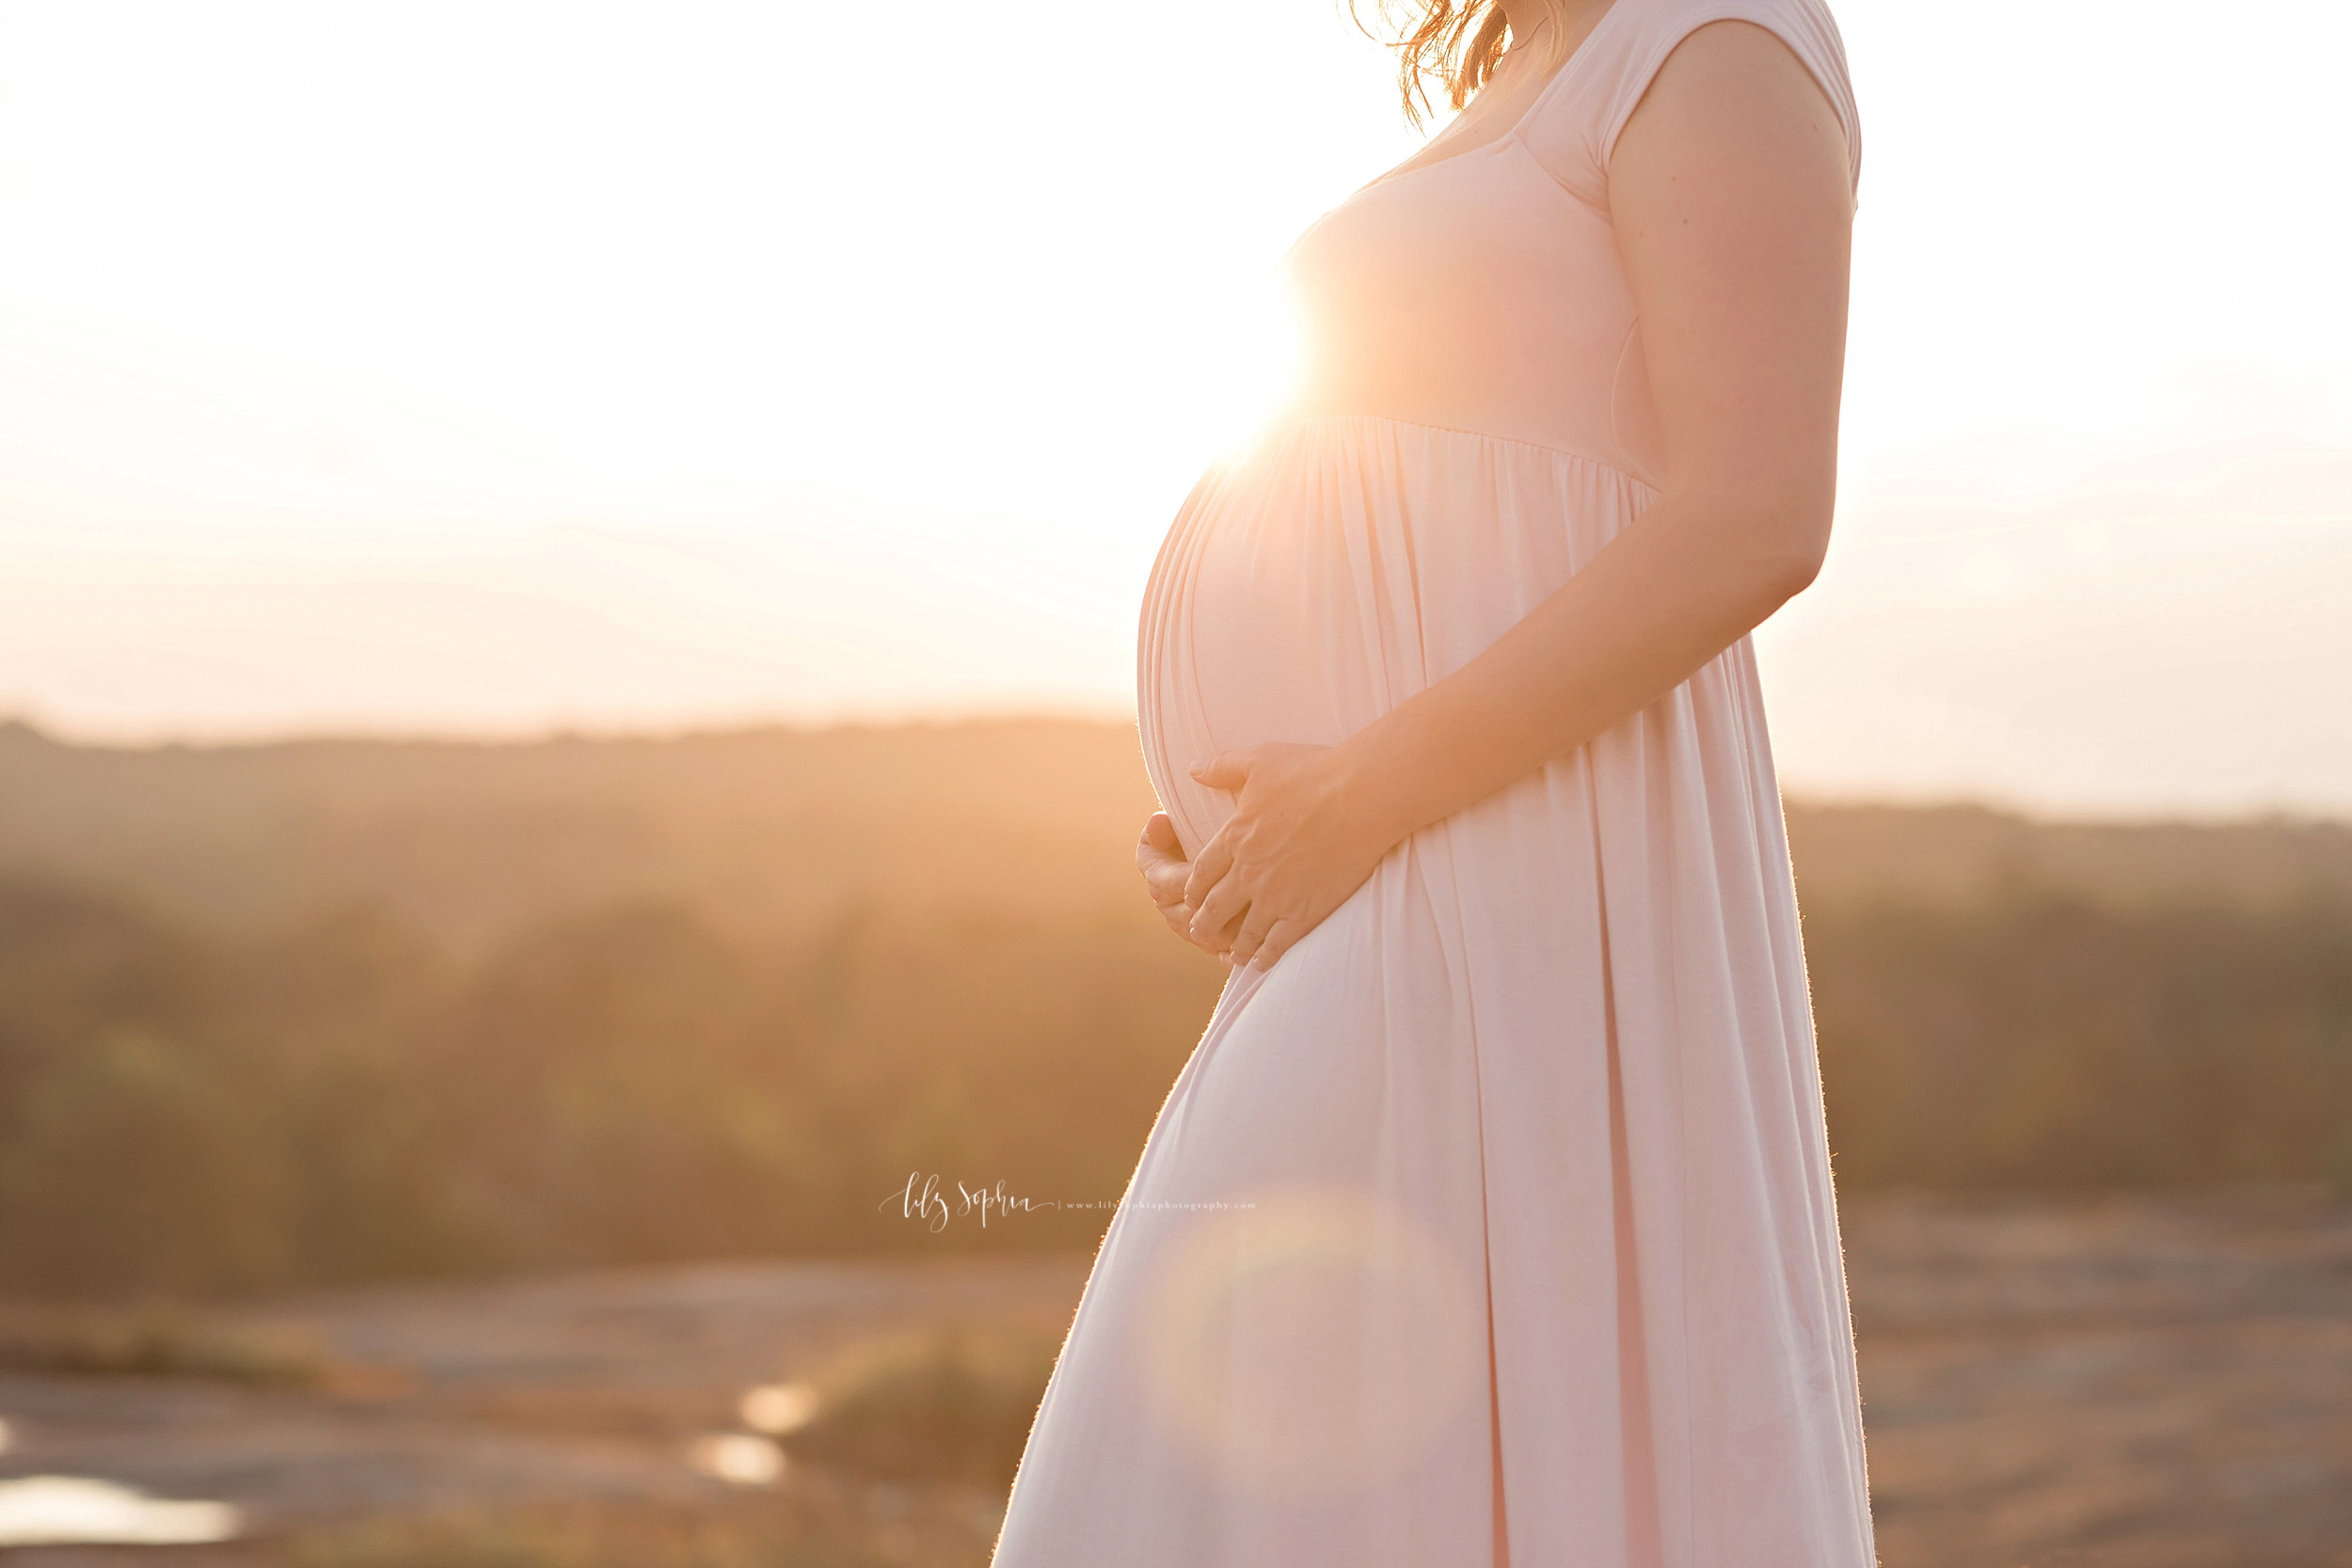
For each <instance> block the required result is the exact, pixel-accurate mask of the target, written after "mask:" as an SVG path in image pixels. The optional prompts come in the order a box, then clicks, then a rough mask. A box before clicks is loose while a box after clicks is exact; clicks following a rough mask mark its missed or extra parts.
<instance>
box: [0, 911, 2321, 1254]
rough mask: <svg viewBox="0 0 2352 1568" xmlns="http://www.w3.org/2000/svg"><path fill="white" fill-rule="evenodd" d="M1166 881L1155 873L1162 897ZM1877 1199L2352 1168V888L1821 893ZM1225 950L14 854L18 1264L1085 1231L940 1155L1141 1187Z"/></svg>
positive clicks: (1819, 990)
mask: <svg viewBox="0 0 2352 1568" xmlns="http://www.w3.org/2000/svg"><path fill="white" fill-rule="evenodd" d="M1137 903H1138V904H1140V895H1138V896H1137ZM1804 930H1805V939H1806V945H1807V952H1808V961H1809V964H1810V967H1811V975H1812V982H1813V990H1814V998H1815V1006H1816V1011H1817V1016H1818V1020H1819V1023H1820V1037H1821V1052H1822V1062H1823V1071H1824V1077H1825V1083H1826V1085H1827V1097H1828V1101H1829V1108H1830V1127H1831V1141H1832V1145H1833V1148H1834V1149H1835V1154H1836V1170H1837V1174H1838V1179H1839V1181H1840V1184H1841V1186H1842V1187H1843V1188H1845V1189H1846V1190H1849V1191H1851V1190H1859V1189H1868V1188H1879V1187H1885V1186H1890V1185H1901V1184H1917V1185H1925V1186H1931V1187H1937V1188H1946V1189H1983V1188H2020V1187H2076V1188H2079V1187H2100V1186H2129V1185H2146V1184H2184V1183H2210V1182H2217V1181H2241V1180H2245V1181H2282V1180H2283V1181H2326V1182H2332V1183H2352V908H2347V907H2346V905H2345V904H2344V903H2343V902H2342V901H2340V900H2330V899H2327V898H2313V899H2310V900H2306V901H2304V902H2302V903H2299V904H2291V905H2281V906H2279V907H2276V908H2270V909H2257V910H2249V909H2245V908H2237V909H2224V908H2220V907H2216V908H2212V909H2199V908H2194V907H2188V906H2168V907H2151V908H2146V909H2138V910H2130V909H2113V908H2099V907H2094V906H2092V905H2090V904H2087V903H2084V902H2080V901H2077V900H2075V899H2074V898H2071V897H2069V896H2066V895H2058V894H2054V893H2051V892H2047V891H2037V890H2035V889H2034V888H2032V887H2030V886H2025V885H2020V886H2014V887H2010V888H2008V889H2005V890H2002V891H1999V892H1996V893H1994V894H1991V895H1986V896H1983V897H1980V898H1978V899H1975V900H1974V901H1972V902H1968V903H1965V904H1955V903H1951V902H1949V901H1947V902H1944V903H1940V904H1935V905H1927V904H1921V905H1916V906H1913V905H1906V904H1903V903H1900V902H1896V901H1889V900H1885V899H1851V900H1822V899H1808V901H1807V903H1806V907H1805V927H1804ZM1221 979H1222V972H1221V971H1220V970H1219V969H1218V968H1217V966H1216V965H1215V964H1214V963H1213V962H1210V961H1209V960H1207V959H1205V958H1201V957H1200V955H1198V954H1195V953H1192V952H1191V951H1189V950H1188V949H1186V948H1184V946H1183V945H1182V944H1181V943H1179V942H1176V941H1175V940H1174V939H1173V938H1171V937H1169V936H1168V935H1167V934H1166V932H1165V931H1164V930H1163V929H1161V928H1160V927H1158V926H1157V924H1156V923H1155V922H1154V921H1153V920H1152V919H1151V918H1150V915H1149V911H1148V910H1141V909H1138V910H1136V911H1110V912H1105V913H1104V914H1103V915H1102V916H1101V917H1099V918H1096V919H1092V920H1088V919H1084V918H1074V919H1073V918H1063V919H1059V920H1056V921H1051V922H1039V923H1036V924H1025V923H1024V922H1023V921H1022V920H1020V919H1017V918H1008V917H985V918H983V917H979V916H974V917H971V918H956V917H949V916H945V915H942V914H940V913H938V912H936V911H931V912H909V911H894V910H893V909H890V908H883V907H879V906H866V907H851V908H850V910H849V911H847V912H845V913H843V914H841V915H840V916H839V917H838V918H836V919H834V920H833V921H832V922H831V923H830V924H829V925H827V926H825V927H823V928H821V929H820V930H818V933H817V934H816V935H814V936H803V937H799V938H795V939H792V940H790V941H779V942H775V943H772V944H771V945H769V946H767V947H764V948H763V947H759V946H756V945H753V944H747V943H745V942H743V941H742V940H741V939H740V938H739V937H737V938H724V937H722V936H721V935H719V934H716V932H715V931H714V928H713V927H711V926H709V925H707V923H706V922H705V921H704V920H703V919H701V918H700V917H699V916H698V915H697V913H696V912H695V911H693V910H692V909H691V908H689V907H685V906H682V905H678V904H661V903H644V902H633V903H625V904H620V905H615V906H613V907H612V908H609V909H606V910H604V911H601V912H596V913H592V914H587V915H581V916H575V917H568V918H564V919H561V920H556V921H552V922H549V923H546V924H541V925H538V926H534V927H532V928H529V929H527V930H525V931H523V932H521V933H520V934H518V935H516V936H515V937H513V938H512V939H511V940H509V941H507V942H504V943H503V944H502V945H499V946H497V947H495V948H494V949H492V950H491V951H489V952H488V954H487V956H486V957H483V956H477V957H472V958H466V959H464V960H463V961H460V960H457V959H453V958H449V957H447V956H446V955H445V954H443V953H442V952H440V951H438V950H437V949H436V947H435V946H434V945H433V944H432V943H430V942H428V941H426V940H425V939H424V938H422V937H421V936H419V935H418V934H417V933H416V932H415V931H414V930H412V929H410V928H408V927H404V926H402V925H401V924H399V923H397V922H395V921H394V920H392V919H390V918H389V917H387V916H385V915H383V914H381V913H378V912H375V911H370V910H366V909H360V910H355V911H346V912H343V913H341V914H337V915H333V916H330V917H325V918H320V919H317V920H314V921H312V922H310V923H309V924H308V925H305V926H303V927H300V928H298V929H296V930H294V931H292V932H291V933H288V934H285V935H282V936H280V937H278V938H276V939H273V940H268V941H258V940H251V939H240V940H234V941H232V940H229V939H225V938H220V937H216V936H212V935H207V934H205V933H202V932H199V931H194V930H191V929H187V928H184V927H179V926H176V925H173V924H171V923H168V922H167V921H164V920H162V919H160V918H158V917H156V916H154V915H152V914H151V913H149V912H147V911H144V910H142V909H141V908H139V907H136V906H135V905H133V904H131V903H127V902H124V901H121V900H119V899H117V898H113V897H109V896H106V895H101V894H98V893H95V892H92V891H89V890H87V889H86V888H81V887H76V886H73V885H69V884H65V883H60V882H57V881H42V880H29V879H20V880H16V881H13V882H6V881H0V1289H8V1290H15V1291H26V1292H33V1293H43V1294H87V1295H106V1296H118V1297H119V1296H131V1295H138V1294H142V1293H151V1292H206V1291H243V1290H255V1289H270V1288H280V1287H286V1286H293V1285H303V1284H321V1283H331V1282H338V1281H349V1280H358V1279H362V1278H372V1277H382V1276H388V1275H437V1274H453V1273H473V1272H481V1271H490V1270H509V1269H531V1268H548V1267H565V1266H581V1265H601V1264H618V1263H630V1262H645V1261H657V1260H663V1259H686V1258H704V1257H714V1256H726V1255H779V1254H796V1253H843V1252H880V1251H889V1250H904V1251H933V1250H940V1249H946V1248H955V1249H969V1248H1003V1249H1031V1248H1044V1247H1052V1248H1068V1247H1083V1246H1087V1245H1090V1244H1091V1243H1093V1241H1094V1240H1095V1239H1096V1238H1097V1236H1099V1234H1100V1231H1101V1228H1102V1226H1103V1225H1104V1223H1105V1221H1106V1220H1107V1217H1108V1216H1107V1211H1104V1210H1101V1209H1089V1208H1064V1209H1061V1210H1041V1211H1037V1212H1025V1213H1023V1212H1016V1213H1012V1214H995V1215H993V1216H992V1217H991V1218H990V1220H989V1223H988V1225H987V1226H986V1227H983V1226H982V1225H981V1224H980V1221H979V1218H978V1216H977V1212H966V1211H962V1210H961V1208H960V1207H959V1208H958V1209H957V1212H954V1213H953V1214H952V1215H951V1217H950V1219H949V1221H948V1223H947V1224H946V1227H944V1228H940V1229H933V1228H932V1227H931V1226H930V1225H929V1224H927V1223H925V1222H924V1220H923V1219H921V1218H920V1217H917V1218H909V1217H908V1215H907V1214H906V1213H905V1212H904V1207H903V1205H902V1204H900V1203H899V1202H898V1201H896V1195H898V1194H899V1193H901V1192H902V1190H903V1189H904V1187H905V1184H906V1183H907V1181H908V1180H909V1179H910V1177H914V1178H916V1179H917V1180H920V1179H922V1178H925V1177H934V1178H936V1179H937V1180H938V1181H939V1182H940V1183H941V1184H942V1190H943V1192H944V1194H945V1196H947V1197H948V1198H949V1199H950V1201H951V1204H952V1203H953V1202H954V1200H955V1199H956V1196H957V1186H958V1184H959V1183H961V1184H963V1185H967V1186H975V1187H977V1186H989V1187H996V1186H998V1185H1000V1184H1001V1188H1002V1190H1003V1191H1004V1192H1005V1193H1007V1194H1009V1195H1010V1196H1015V1197H1024V1196H1025V1197H1028V1198H1031V1199H1035V1200H1044V1201H1063V1202H1067V1203H1071V1204H1086V1203H1100V1202H1104V1201H1106V1200H1109V1199H1114V1198H1116V1197H1117V1196H1119V1195H1120V1192H1121V1191H1122V1190H1123V1188H1124V1186H1125V1183H1126V1180H1127V1176H1128V1174H1129V1171H1130V1170H1131V1168H1132V1166H1133V1164H1134V1162H1135V1158H1136V1152H1137V1150H1138V1148H1140V1146H1141V1143H1142V1139H1143V1136H1144V1133H1145V1132H1146V1131H1147V1130H1148V1128H1149V1127H1150V1124H1151V1121H1152V1116H1153V1114H1154V1113H1155V1112H1156V1110H1157V1109H1158V1107H1159V1105H1160V1103H1161V1101H1162V1100H1163V1099H1164V1098H1165V1096H1166V1094H1167V1092H1168V1086H1169V1085H1170V1083H1171V1082H1172V1081H1173V1079H1174V1077H1175V1075H1176V1072H1177V1070H1178V1069H1180V1068H1181V1066H1182V1065H1183V1062H1184V1057H1185V1055H1186V1054H1187V1053H1188V1052H1189V1051H1190V1049H1191V1047H1192V1044H1193V1041H1194V1040H1195V1038H1196V1037H1198V1035H1199V1032H1200V1026H1201V1024H1202V1023H1203V1022H1204V1021H1205V1019H1206V1017H1207V1014H1208V1011H1209V1008H1210V1006H1211V1005H1212V1003H1213V1001H1214V998H1215V996H1216V990H1217V988H1218V985H1219V984H1220V983H1221Z"/></svg>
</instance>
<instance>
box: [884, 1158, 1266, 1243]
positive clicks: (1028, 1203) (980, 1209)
mask: <svg viewBox="0 0 2352 1568" xmlns="http://www.w3.org/2000/svg"><path fill="white" fill-rule="evenodd" d="M952 1185H953V1187H954V1189H955V1191H954V1193H953V1194H952V1195H950V1194H949V1192H948V1191H947V1188H946V1187H945V1186H943V1185H941V1183H940V1180H939V1178H938V1177H936V1176H926V1175H924V1174H923V1173H922V1172H921V1171H919V1170H918V1171H910V1172H908V1173H907V1184H906V1185H905V1186H903V1187H901V1188H899V1189H898V1191H897V1192H894V1193H892V1194H891V1195H890V1196H887V1197H885V1198H883V1199H882V1201H881V1202H880V1203H877V1204H876V1205H874V1208H875V1209H876V1210H877V1211H878V1212H879V1211H882V1210H886V1209H888V1208H889V1207H890V1206H891V1205H893V1204H897V1205H898V1213H899V1215H900V1217H901V1218H904V1219H910V1220H920V1221H922V1222H923V1224H924V1225H926V1226H927V1227H930V1230H931V1232H932V1233H933V1234H934V1235H936V1234H937V1233H938V1232H940V1231H942V1230H945V1229H946V1228H947V1222H948V1221H949V1220H950V1219H952V1218H954V1217H955V1216H957V1215H960V1214H961V1215H967V1216H968V1215H972V1214H977V1215H978V1216H979V1219H980V1225H981V1227H982V1228H983V1229H985V1228H986V1227H987V1225H988V1217H989V1215H991V1214H992V1213H993V1214H995V1215H996V1216H997V1217H999V1218H1002V1217H1003V1216H1005V1215H1007V1214H1033V1213H1036V1212H1039V1211H1041V1210H1045V1209H1073V1210H1079V1209H1120V1208H1134V1209H1255V1208H1256V1207H1257V1205H1256V1204H1254V1203H1229V1202H1216V1203H1129V1202H1127V1201H1126V1200H1125V1199H1123V1198H1107V1199H1104V1200H1103V1201H1100V1202H1093V1203H1073V1202H1068V1201H1064V1200H1062V1199H1057V1198H1041V1197H1016V1196H1013V1195H1012V1194H1010V1193H1009V1192H1007V1191H1005V1184H1004V1183H1003V1182H1002V1181H999V1182H997V1183H996V1185H994V1186H993V1187H967V1186H965V1185H964V1184H963V1183H962V1182H961V1181H957V1182H954V1183H952Z"/></svg>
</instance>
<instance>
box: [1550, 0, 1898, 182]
mask: <svg viewBox="0 0 2352 1568" xmlns="http://www.w3.org/2000/svg"><path fill="white" fill-rule="evenodd" d="M1710 22H1750V23H1754V24H1756V25H1757V26H1759V27H1762V28H1764V29H1765V30H1766V31H1768V32H1770V33H1772V35H1773V36H1774V37H1775V38H1777V39H1779V40H1781V42H1782V43H1784V44H1786V45H1788V52H1789V53H1790V54H1792V55H1796V57H1797V58H1798V60H1799V61H1800V62H1802V63H1803V64H1804V68H1805V70H1806V71H1809V72H1811V73H1812V76H1813V80H1814V81H1815V82H1816V83H1817V84H1819V86H1820V89H1821V93H1822V95H1823V96H1824V97H1826V98H1827V99H1828V100H1829V103H1830V106H1831V108H1832V109H1834V110H1835V111H1836V115H1837V121H1838V126H1839V128H1840V129H1841V130H1842V131H1843V132H1844V133H1845V136H1846V150H1847V161H1848V164H1849V166H1850V167H1851V177H1852V180H1853V182H1854V184H1855V186H1856V188H1859V186H1860V183H1861V180H1862V125H1861V119H1860V117H1859V115H1858V114H1857V113H1856V111H1855V107H1854V97H1853V83H1852V81H1851V78H1850V77H1849V75H1848V74H1847V71H1846V48H1845V41H1844V40H1843V39H1841V38H1840V37H1839V36H1838V32H1837V23H1836V19H1835V18H1833V17H1832V16H1831V15H1830V13H1829V8H1828V7H1827V6H1826V5H1824V4H1822V3H1821V0H1614V4H1613V5H1612V6H1611V7H1610V8H1609V9H1608V10H1607V11H1605V12H1603V13H1602V15H1601V19H1600V21H1599V22H1598V23H1597V24H1595V26H1594V28H1593V31H1592V33H1591V35H1590V36H1589V37H1587V38H1586V39H1585V40H1584V43H1583V45H1582V46H1581V48H1579V49H1578V50H1577V52H1576V53H1575V54H1574V55H1571V56H1570V57H1569V59H1568V62H1567V64H1566V65H1565V66H1563V67H1562V68H1561V74H1560V76H1559V77H1558V78H1557V79H1555V80H1554V81H1553V82H1552V83H1551V85H1550V87H1549V88H1548V89H1547V91H1546V92H1545V94H1544V96H1543V98H1542V99H1541V100H1540V101H1539V102H1538V103H1537V104H1536V106H1535V108H1534V112H1533V113H1531V114H1530V116H1529V117H1528V123H1527V125H1526V126H1525V127H1524V130H1523V135H1524V139H1525V140H1526V142H1527V145H1528V147H1529V150H1532V151H1533V152H1534V154H1535V156H1536V158H1537V160H1538V161H1539V162H1541V163H1542V164H1543V165H1544V166H1545V167H1546V168H1547V169H1548V170H1549V172H1550V174H1551V176H1552V178H1553V179H1555V180H1557V181H1559V182H1560V183H1561V184H1562V185H1564V186H1565V187H1566V188H1567V189H1568V190H1569V191H1570V192H1572V193H1573V194H1575V195H1577V196H1579V197H1581V198H1584V199H1585V200H1587V201H1589V202H1591V203H1592V204H1593V205H1595V206H1600V207H1605V206H1607V205H1608V201H1609V159H1610V155H1611V154H1612V153H1613V152H1614V151H1615V150H1616V147H1617V137H1618V136H1619V135H1621V134H1623V132H1624V130H1625V127H1626V122H1627V121H1628V120H1629V119H1632V118H1633V111H1634V110H1635V109H1636V108H1638V107H1639V106H1640V105H1641V102H1642V98H1643V96H1644V95H1645V93H1647V92H1648V91H1649V87H1650V83H1651V81H1652V80H1654V79H1655V78H1656V77H1657V75H1658V72H1659V70H1660V69H1661V67H1662V66H1664V65H1665V63H1666V57H1667V56H1668V55H1672V54H1673V53H1674V52H1675V48H1676V46H1677V45H1678V44H1680V43H1681V42H1682V40H1684V39H1686V38H1689V37H1690V36H1691V35H1692V33H1694V32H1696V31H1697V30H1698V29H1699V28H1701V27H1704V26H1706V25H1707V24H1708V23H1710Z"/></svg>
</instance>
